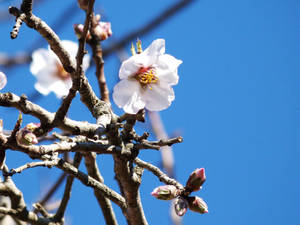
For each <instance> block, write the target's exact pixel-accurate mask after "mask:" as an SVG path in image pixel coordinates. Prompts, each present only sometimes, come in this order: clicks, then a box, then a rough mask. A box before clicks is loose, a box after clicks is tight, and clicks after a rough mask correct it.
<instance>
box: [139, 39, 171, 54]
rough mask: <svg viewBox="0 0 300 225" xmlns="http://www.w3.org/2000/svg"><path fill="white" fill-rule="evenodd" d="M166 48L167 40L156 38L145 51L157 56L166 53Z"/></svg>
mask: <svg viewBox="0 0 300 225" xmlns="http://www.w3.org/2000/svg"><path fill="white" fill-rule="evenodd" d="M165 50H166V49H165V40H164V39H156V40H155V41H153V42H152V43H151V45H150V46H149V47H148V48H147V49H145V51H144V52H145V53H146V54H147V55H149V56H155V55H162V54H164V53H165Z"/></svg>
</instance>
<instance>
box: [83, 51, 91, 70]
mask: <svg viewBox="0 0 300 225" xmlns="http://www.w3.org/2000/svg"><path fill="white" fill-rule="evenodd" d="M90 60H91V59H90V55H88V54H86V55H85V56H84V57H83V61H82V69H83V71H86V70H87V68H89V66H90Z"/></svg>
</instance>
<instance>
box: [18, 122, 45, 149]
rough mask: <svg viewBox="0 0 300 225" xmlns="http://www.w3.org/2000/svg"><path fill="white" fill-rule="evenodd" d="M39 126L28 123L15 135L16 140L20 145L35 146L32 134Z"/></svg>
mask: <svg viewBox="0 0 300 225" xmlns="http://www.w3.org/2000/svg"><path fill="white" fill-rule="evenodd" d="M39 126H40V124H39V123H29V124H27V125H26V126H25V127H24V128H23V129H21V130H19V131H18V132H17V134H16V139H17V142H18V144H20V145H35V144H37V143H38V140H37V138H36V136H35V134H34V133H33V132H34V130H35V129H37V128H38V127H39Z"/></svg>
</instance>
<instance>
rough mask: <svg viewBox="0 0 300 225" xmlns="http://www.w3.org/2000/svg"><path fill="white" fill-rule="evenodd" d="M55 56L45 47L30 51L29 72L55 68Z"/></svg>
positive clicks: (35, 73)
mask: <svg viewBox="0 0 300 225" xmlns="http://www.w3.org/2000/svg"><path fill="white" fill-rule="evenodd" d="M56 62H57V60H56V58H55V57H53V55H52V54H51V53H50V52H49V51H48V50H46V49H43V48H40V49H37V50H36V51H34V52H33V53H32V62H31V64H30V72H31V73H32V74H33V75H35V76H36V75H37V74H38V73H39V72H40V71H42V70H45V69H48V70H51V71H54V70H55V66H56Z"/></svg>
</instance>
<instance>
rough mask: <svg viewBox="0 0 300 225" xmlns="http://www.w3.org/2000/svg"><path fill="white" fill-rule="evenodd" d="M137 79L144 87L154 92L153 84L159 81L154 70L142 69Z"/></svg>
mask: <svg viewBox="0 0 300 225" xmlns="http://www.w3.org/2000/svg"><path fill="white" fill-rule="evenodd" d="M136 79H137V80H138V81H139V82H140V84H141V85H142V86H146V85H148V87H149V88H150V90H152V87H151V84H155V83H157V81H158V77H157V76H155V71H154V69H152V68H150V69H144V68H143V69H141V70H140V72H139V73H138V74H137V76H136Z"/></svg>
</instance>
